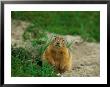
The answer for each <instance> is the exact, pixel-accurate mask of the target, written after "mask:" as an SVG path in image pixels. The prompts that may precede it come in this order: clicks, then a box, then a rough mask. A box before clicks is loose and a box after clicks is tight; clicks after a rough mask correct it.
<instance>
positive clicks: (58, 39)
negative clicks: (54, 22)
mask: <svg viewBox="0 0 110 87" xmlns="http://www.w3.org/2000/svg"><path fill="white" fill-rule="evenodd" d="M52 45H54V46H55V47H57V48H60V47H65V40H64V38H62V37H59V36H55V37H54V39H53V41H52Z"/></svg>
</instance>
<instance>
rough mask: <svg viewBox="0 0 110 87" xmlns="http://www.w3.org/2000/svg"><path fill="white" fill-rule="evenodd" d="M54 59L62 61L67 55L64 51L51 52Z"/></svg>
mask: <svg viewBox="0 0 110 87" xmlns="http://www.w3.org/2000/svg"><path fill="white" fill-rule="evenodd" d="M51 54H52V57H53V58H54V59H56V60H57V59H61V58H63V57H64V56H65V53H64V52H63V51H62V50H51Z"/></svg>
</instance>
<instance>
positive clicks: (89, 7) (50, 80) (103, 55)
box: [4, 4, 107, 84]
mask: <svg viewBox="0 0 110 87" xmlns="http://www.w3.org/2000/svg"><path fill="white" fill-rule="evenodd" d="M11 11H100V77H11ZM4 41H5V43H4V50H5V52H4V83H5V84H106V83H107V4H37V5H36V4H5V5H4Z"/></svg>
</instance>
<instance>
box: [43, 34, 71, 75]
mask: <svg viewBox="0 0 110 87" xmlns="http://www.w3.org/2000/svg"><path fill="white" fill-rule="evenodd" d="M42 60H43V61H45V60H47V61H48V63H50V64H51V65H53V66H55V68H56V70H57V71H58V72H59V73H64V72H65V71H71V69H72V54H71V52H70V51H69V49H68V48H67V47H66V43H65V40H64V38H62V37H60V36H55V37H54V39H53V40H52V42H51V43H50V45H49V46H48V47H47V49H46V50H45V51H44V53H43V56H42Z"/></svg>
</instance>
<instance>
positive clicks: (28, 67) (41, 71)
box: [11, 47, 57, 77]
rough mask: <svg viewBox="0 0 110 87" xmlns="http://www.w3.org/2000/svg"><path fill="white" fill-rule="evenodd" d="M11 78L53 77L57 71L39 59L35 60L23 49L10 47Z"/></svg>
mask: <svg viewBox="0 0 110 87" xmlns="http://www.w3.org/2000/svg"><path fill="white" fill-rule="evenodd" d="M11 50H12V54H11V56H12V59H11V76H12V77H52V76H53V77H55V76H57V71H56V70H55V68H54V67H53V66H51V65H50V64H48V62H47V61H46V62H44V63H43V64H42V62H41V58H35V61H34V62H33V57H32V55H31V54H30V53H29V52H28V51H26V50H25V49H24V48H13V47H12V49H11Z"/></svg>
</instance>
